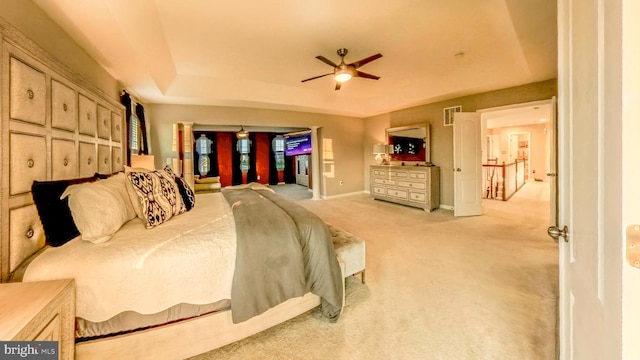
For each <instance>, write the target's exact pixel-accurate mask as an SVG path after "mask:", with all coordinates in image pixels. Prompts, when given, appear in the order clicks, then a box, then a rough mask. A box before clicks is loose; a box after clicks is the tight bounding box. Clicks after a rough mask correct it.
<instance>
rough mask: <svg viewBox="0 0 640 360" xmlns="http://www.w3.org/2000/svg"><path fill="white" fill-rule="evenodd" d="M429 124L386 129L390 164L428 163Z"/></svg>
mask: <svg viewBox="0 0 640 360" xmlns="http://www.w3.org/2000/svg"><path fill="white" fill-rule="evenodd" d="M429 136H430V133H429V124H428V123H426V124H415V125H409V126H402V127H397V128H389V129H387V144H389V145H390V148H391V149H393V150H390V151H389V160H391V161H392V162H394V161H395V162H398V161H401V162H412V163H413V162H415V163H430V162H431V151H430V144H429V143H430V141H429V140H430V139H429Z"/></svg>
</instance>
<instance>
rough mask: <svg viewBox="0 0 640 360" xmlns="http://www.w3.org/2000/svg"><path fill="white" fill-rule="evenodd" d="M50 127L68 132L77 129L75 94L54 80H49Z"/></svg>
mask: <svg viewBox="0 0 640 360" xmlns="http://www.w3.org/2000/svg"><path fill="white" fill-rule="evenodd" d="M51 126H52V127H54V128H57V129H63V130H69V131H76V129H77V128H78V110H77V100H76V92H75V91H74V90H73V89H71V88H70V87H68V86H67V85H64V84H62V83H61V82H58V81H56V80H51Z"/></svg>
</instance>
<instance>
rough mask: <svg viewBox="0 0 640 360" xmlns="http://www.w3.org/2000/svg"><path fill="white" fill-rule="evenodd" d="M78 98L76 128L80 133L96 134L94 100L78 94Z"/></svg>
mask: <svg viewBox="0 0 640 360" xmlns="http://www.w3.org/2000/svg"><path fill="white" fill-rule="evenodd" d="M78 99H79V101H78V104H79V105H78V106H79V111H78V128H79V130H80V134H84V135H91V136H96V129H97V121H96V102H95V101H93V100H91V99H89V98H88V97H86V96H84V95H79V96H78Z"/></svg>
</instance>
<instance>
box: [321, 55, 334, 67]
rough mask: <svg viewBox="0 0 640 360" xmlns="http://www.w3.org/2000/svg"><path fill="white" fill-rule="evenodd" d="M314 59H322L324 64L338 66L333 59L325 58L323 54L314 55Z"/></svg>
mask: <svg viewBox="0 0 640 360" xmlns="http://www.w3.org/2000/svg"><path fill="white" fill-rule="evenodd" d="M316 59H318V60H320V61H322V62H323V63H325V64H327V65H330V66H333V67H334V68H335V67H338V65H336V64H335V63H334V62H333V61H331V60H329V59H327V58H326V57H324V56H322V55H318V56H316Z"/></svg>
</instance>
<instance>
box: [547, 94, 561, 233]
mask: <svg viewBox="0 0 640 360" xmlns="http://www.w3.org/2000/svg"><path fill="white" fill-rule="evenodd" d="M557 104H558V100H557V99H556V97H555V96H554V97H553V98H552V99H551V114H550V118H551V124H549V130H548V134H547V139H548V140H547V141H548V144H547V148H548V151H547V155H548V156H547V163H548V166H547V177H548V181H549V224H550V225H555V226H557V225H559V224H558V177H557V176H556V175H557V173H558V162H557V161H556V158H557V157H556V154H557V151H558V114H557Z"/></svg>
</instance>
